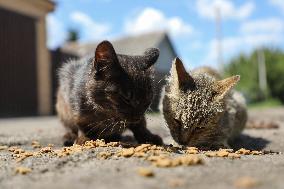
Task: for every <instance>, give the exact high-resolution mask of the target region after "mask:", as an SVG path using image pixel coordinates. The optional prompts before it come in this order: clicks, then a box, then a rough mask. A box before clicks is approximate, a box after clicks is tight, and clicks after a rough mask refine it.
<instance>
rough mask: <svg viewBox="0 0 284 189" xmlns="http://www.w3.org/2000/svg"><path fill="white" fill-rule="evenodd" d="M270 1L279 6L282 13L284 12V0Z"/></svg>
mask: <svg viewBox="0 0 284 189" xmlns="http://www.w3.org/2000/svg"><path fill="white" fill-rule="evenodd" d="M269 3H270V4H271V5H273V6H275V7H277V8H279V9H280V10H281V11H282V13H284V2H283V0H269Z"/></svg>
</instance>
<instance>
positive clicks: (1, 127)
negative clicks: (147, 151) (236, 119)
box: [0, 108, 284, 189]
mask: <svg viewBox="0 0 284 189" xmlns="http://www.w3.org/2000/svg"><path fill="white" fill-rule="evenodd" d="M250 117H251V119H257V120H263V119H264V120H268V121H269V120H273V121H275V122H276V123H278V124H279V128H278V129H246V130H245V131H244V135H242V136H241V138H240V140H239V141H238V143H237V144H236V147H245V148H249V149H257V150H268V151H269V150H271V151H275V152H284V108H278V109H271V110H258V111H256V110H254V111H251V112H250ZM148 122H149V126H150V127H151V130H152V131H153V132H155V133H159V134H160V135H162V136H163V138H164V139H165V141H166V142H168V143H170V142H171V138H170V137H169V134H168V132H167V130H166V129H165V127H164V123H163V120H162V118H161V116H160V115H151V116H148ZM62 131H63V129H62V127H60V124H59V122H58V121H57V119H56V118H55V117H45V118H21V119H3V120H0V145H8V146H15V145H16V146H20V147H21V148H23V149H26V150H31V149H32V148H31V145H30V143H31V141H32V140H38V141H39V142H40V143H41V144H42V145H47V144H49V143H52V144H55V148H61V141H60V137H61V135H62ZM102 150H104V149H102V148H98V149H93V150H90V151H87V152H84V153H77V154H73V155H71V156H68V157H63V158H56V157H54V158H51V157H49V156H43V157H31V158H27V159H26V160H24V161H22V162H20V163H16V162H15V160H13V159H12V157H11V153H10V152H8V151H7V150H2V151H1V150H0V188H1V189H4V188H9V189H10V188H11V189H13V188H29V189H30V188H31V189H34V188H42V189H44V188H49V189H50V188H68V189H72V188H96V189H100V188H117V189H120V188H123V189H124V188H125V189H130V188H131V189H132V188H136V189H140V188H141V189H142V188H150V189H157V188H196V189H198V188H218V189H222V188H224V189H225V188H226V189H227V188H237V186H236V185H235V182H236V181H237V180H238V179H240V178H242V177H248V178H251V179H252V180H254V181H255V183H256V184H250V183H249V181H247V182H248V183H245V184H244V186H243V187H253V188H274V189H277V188H279V189H280V188H281V189H283V188H284V181H283V178H284V155H283V154H282V153H280V154H267V155H262V156H252V155H249V156H243V157H242V158H241V159H234V160H232V159H226V158H206V157H205V156H204V157H203V156H202V157H203V159H204V164H203V165H197V166H189V167H184V166H180V167H175V168H156V167H151V165H150V164H149V162H147V161H144V160H142V159H138V158H135V157H132V158H127V159H126V158H115V157H112V158H110V159H107V160H101V159H98V158H96V155H97V153H98V152H99V151H102ZM18 166H24V167H29V168H31V169H32V172H31V173H29V174H27V175H19V174H15V168H16V167H18ZM141 166H142V167H151V169H152V170H153V171H154V173H155V176H154V177H152V178H146V177H142V176H140V175H138V174H137V168H138V167H141Z"/></svg>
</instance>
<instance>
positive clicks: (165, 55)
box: [155, 38, 176, 73]
mask: <svg viewBox="0 0 284 189" xmlns="http://www.w3.org/2000/svg"><path fill="white" fill-rule="evenodd" d="M158 48H159V49H160V57H159V59H158V61H157V63H156V64H155V65H156V67H155V68H156V70H158V71H159V72H165V73H168V72H169V71H170V69H171V65H172V61H173V59H174V58H175V57H176V54H175V52H173V49H172V47H171V45H170V42H169V41H168V39H167V38H165V39H164V40H162V41H161V43H160V44H159V45H158Z"/></svg>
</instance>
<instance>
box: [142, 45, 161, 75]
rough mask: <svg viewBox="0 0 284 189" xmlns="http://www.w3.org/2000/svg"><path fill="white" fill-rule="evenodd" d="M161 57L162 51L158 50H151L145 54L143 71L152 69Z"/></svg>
mask: <svg viewBox="0 0 284 189" xmlns="http://www.w3.org/2000/svg"><path fill="white" fill-rule="evenodd" d="M159 55H160V51H159V49H157V48H149V49H147V50H146V51H145V52H144V55H143V57H142V58H143V59H144V60H145V61H143V65H142V69H144V70H146V69H148V68H150V67H151V66H152V65H153V64H155V63H156V61H157V60H158V58H159Z"/></svg>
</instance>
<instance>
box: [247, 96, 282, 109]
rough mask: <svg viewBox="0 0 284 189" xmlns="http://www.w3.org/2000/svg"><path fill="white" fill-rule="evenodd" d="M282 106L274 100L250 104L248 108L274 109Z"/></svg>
mask: <svg viewBox="0 0 284 189" xmlns="http://www.w3.org/2000/svg"><path fill="white" fill-rule="evenodd" d="M280 106H283V104H281V102H280V101H279V100H278V99H273V98H271V99H267V100H265V101H262V102H257V103H252V104H248V107H249V108H251V109H264V108H274V107H280Z"/></svg>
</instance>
